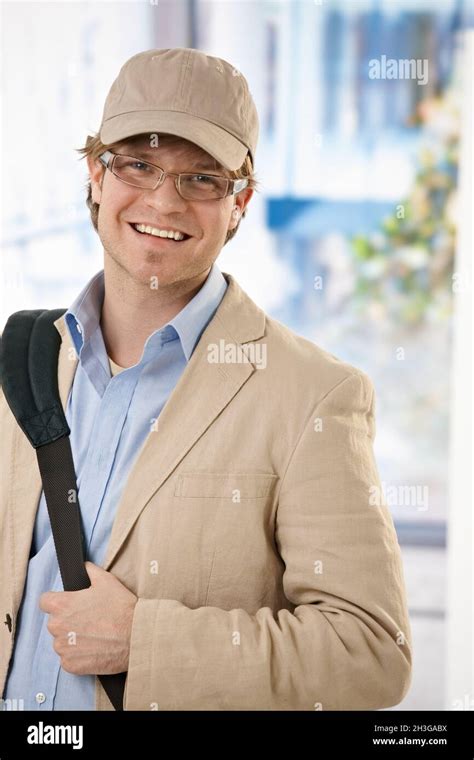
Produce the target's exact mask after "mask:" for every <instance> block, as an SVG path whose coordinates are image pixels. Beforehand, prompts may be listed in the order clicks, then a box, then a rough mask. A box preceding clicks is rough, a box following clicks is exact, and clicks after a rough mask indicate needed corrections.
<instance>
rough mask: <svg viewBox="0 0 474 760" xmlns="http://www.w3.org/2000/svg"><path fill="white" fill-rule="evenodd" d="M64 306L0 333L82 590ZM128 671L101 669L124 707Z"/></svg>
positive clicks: (8, 395)
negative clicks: (63, 371) (63, 353)
mask: <svg viewBox="0 0 474 760" xmlns="http://www.w3.org/2000/svg"><path fill="white" fill-rule="evenodd" d="M65 311H66V310H65V309H52V310H43V309H37V310H32V311H18V312H15V314H12V315H11V316H10V317H9V319H8V321H7V323H6V325H5V329H4V331H3V334H2V339H1V347H0V371H1V381H2V386H3V393H4V396H5V399H6V401H7V403H8V405H9V407H10V409H11V410H12V412H13V414H14V416H15V419H16V420H17V422H18V424H19V425H20V427H21V429H22V430H23V432H24V433H25V435H26V436H27V438H28V440H29V441H30V443H31V445H32V446H33V447H34V448H35V449H36V456H37V459H38V466H39V470H40V474H41V480H42V483H43V489H44V495H45V499H46V505H47V507H48V514H49V519H50V522H51V530H52V533H53V539H54V546H55V549H56V554H57V558H58V564H59V570H60V573H61V579H62V582H63V587H64V590H65V591H80V590H82V589H86V588H89V586H90V585H91V582H90V579H89V576H88V575H87V571H86V568H85V564H84V563H85V557H86V553H85V546H84V532H83V529H82V523H81V512H80V507H79V500H78V494H77V482H76V473H75V470H74V462H73V458H72V451H71V443H70V439H69V435H70V432H71V431H70V428H69V425H68V423H67V420H66V417H65V415H64V411H63V407H62V403H61V399H60V396H59V388H58V369H57V368H58V353H59V348H60V345H61V337H60V335H59V333H58V331H57V330H56V328H55V326H54V324H53V322H55V321H56V320H57V319H59V317H60V316H61V315H62V314H64V312H65ZM126 676H127V674H126V673H114V674H113V675H98V678H99V679H100V682H101V684H102V686H103V687H104V689H105V691H106V693H107V696H108V697H109V699H110V701H111V702H112V704H113V706H114V708H115V709H116V710H123V694H124V690H125V679H126Z"/></svg>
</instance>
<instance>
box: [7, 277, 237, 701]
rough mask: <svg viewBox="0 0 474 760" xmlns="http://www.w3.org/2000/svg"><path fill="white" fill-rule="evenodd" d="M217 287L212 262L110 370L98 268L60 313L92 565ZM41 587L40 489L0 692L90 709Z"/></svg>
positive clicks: (88, 691)
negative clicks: (70, 347) (74, 361)
mask: <svg viewBox="0 0 474 760" xmlns="http://www.w3.org/2000/svg"><path fill="white" fill-rule="evenodd" d="M226 288H227V282H226V280H225V278H224V276H223V275H222V273H221V271H220V270H219V269H218V267H217V265H216V264H214V265H213V266H212V269H211V271H210V273H209V276H208V278H207V279H206V281H205V283H204V284H203V286H202V287H201V289H200V290H199V291H198V292H197V293H196V295H195V296H194V297H193V298H192V300H191V301H189V303H188V304H186V306H185V307H184V308H183V309H182V310H181V311H180V312H179V314H177V315H176V316H175V317H174V318H173V319H171V320H170V321H169V322H168V323H167V324H166V325H165V326H164V327H162V328H161V329H159V330H156V331H155V332H154V333H153V334H152V335H150V336H149V337H148V338H147V340H146V342H145V346H144V349H143V354H142V357H141V359H140V361H139V362H138V364H135V365H134V366H133V367H129V368H128V369H125V370H123V371H122V372H119V373H118V374H117V375H115V376H113V377H111V372H110V366H109V362H108V357H107V352H106V349H105V345H104V340H103V337H102V331H101V328H100V316H101V309H102V302H103V298H104V273H103V271H101V272H99V273H98V274H96V275H95V276H94V277H93V278H92V280H91V281H90V282H89V283H88V285H87V286H86V287H85V288H84V290H83V291H82V292H81V293H80V295H79V296H78V298H77V299H76V301H75V302H74V303H73V305H72V306H71V308H70V309H68V311H67V312H66V317H65V318H66V323H67V326H68V329H69V331H70V333H71V337H72V340H73V343H74V345H75V348H76V352H77V354H78V356H79V362H78V365H77V370H76V373H75V376H74V382H73V384H72V388H71V391H70V393H69V397H68V402H67V407H66V419H67V421H68V423H69V427H70V428H71V447H72V453H73V457H74V464H75V470H76V476H77V485H78V495H79V504H80V508H81V515H82V522H83V527H84V537H85V544H86V547H87V548H86V554H87V559H88V560H90V561H91V562H94V563H95V564H96V565H103V562H104V560H105V554H106V549H107V544H108V540H109V537H110V534H111V531H112V525H113V522H114V518H115V513H116V511H117V506H118V503H119V501H120V497H121V494H122V491H123V488H124V486H125V482H126V479H127V477H128V474H129V472H130V470H131V468H132V464H133V462H134V460H135V459H136V457H137V454H138V453H139V451H140V449H141V447H142V445H143V443H144V442H145V439H146V437H147V435H148V433H149V432H150V429H151V426H152V423H153V421H154V420H155V419H156V418H157V417H158V416H159V414H160V412H161V410H162V408H163V406H164V405H165V403H166V401H167V399H168V397H169V395H170V393H171V392H172V390H173V388H174V387H175V385H176V383H177V382H178V379H179V377H180V375H181V373H182V372H183V370H184V369H185V367H186V364H187V362H188V361H189V359H190V357H191V354H192V352H193V350H194V348H195V346H196V344H197V342H198V340H199V338H200V336H201V334H202V332H203V331H204V329H205V327H206V326H207V324H208V323H209V321H210V320H211V319H212V317H213V316H214V313H215V311H216V309H217V307H218V305H219V303H220V302H221V300H222V297H223V296H224V293H225V291H226ZM44 591H63V585H62V581H61V577H60V573H59V568H58V562H57V558H56V553H55V550H54V543H53V537H52V533H51V526H50V522H49V517H48V511H47V507H46V501H45V498H44V493H42V495H41V499H40V503H39V507H38V511H37V516H36V520H35V526H34V534H33V544H32V548H31V552H30V560H29V564H28V573H27V578H26V584H25V589H24V592H23V599H22V603H21V606H20V610H19V616H18V622H17V630H16V635H15V647H14V652H13V657H12V661H11V663H10V670H9V675H8V678H7V682H6V687H5V690H4V694H3V698H4V699H17V700H19V699H22V700H23V706H24V709H25V710H95V677H94V676H92V675H85V676H77V675H73V674H72V673H67V672H66V671H65V670H63V669H62V668H61V665H60V662H61V661H60V657H59V655H57V654H56V652H55V651H54V649H53V637H52V635H51V634H50V633H49V631H48V629H47V628H46V625H47V622H48V615H47V614H46V613H44V612H42V611H41V610H40V609H39V606H38V602H39V597H40V595H41V594H42V593H43V592H44ZM20 704H21V703H20ZM4 709H5V708H4Z"/></svg>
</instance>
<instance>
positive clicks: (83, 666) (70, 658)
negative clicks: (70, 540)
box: [39, 562, 138, 675]
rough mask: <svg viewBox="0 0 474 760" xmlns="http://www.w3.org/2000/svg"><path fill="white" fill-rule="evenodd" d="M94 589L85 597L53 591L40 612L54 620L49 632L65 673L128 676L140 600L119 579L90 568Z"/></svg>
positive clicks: (45, 597)
mask: <svg viewBox="0 0 474 760" xmlns="http://www.w3.org/2000/svg"><path fill="white" fill-rule="evenodd" d="M85 567H86V570H87V574H88V576H89V578H90V580H91V584H92V585H91V586H90V587H89V588H86V589H83V590H82V591H47V592H46V593H44V594H41V596H40V600H39V607H40V609H41V610H43V612H47V613H48V614H49V620H48V625H47V628H48V631H49V632H50V633H51V634H52V636H54V644H53V649H54V651H55V652H57V653H58V655H59V656H60V657H61V667H62V668H63V670H66V671H67V672H68V673H74V674H75V675H87V674H93V675H102V674H106V673H123V672H125V671H126V670H128V659H129V655H130V639H131V634H132V622H133V612H134V609H135V604H136V603H137V601H138V598H137V597H136V596H135V594H133V593H132V592H131V591H129V590H128V588H126V587H125V586H124V585H123V584H122V583H120V581H119V580H118V578H116V577H115V576H114V575H112V573H109V572H107V571H106V570H104V569H103V568H102V567H99V566H98V565H94V564H93V563H92V562H86V563H85Z"/></svg>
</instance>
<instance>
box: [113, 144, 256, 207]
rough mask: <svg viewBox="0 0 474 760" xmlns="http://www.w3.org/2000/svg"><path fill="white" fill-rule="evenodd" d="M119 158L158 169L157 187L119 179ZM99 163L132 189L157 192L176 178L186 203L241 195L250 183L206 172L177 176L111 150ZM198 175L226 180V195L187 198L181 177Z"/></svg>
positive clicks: (134, 157) (178, 188)
mask: <svg viewBox="0 0 474 760" xmlns="http://www.w3.org/2000/svg"><path fill="white" fill-rule="evenodd" d="M117 156H123V157H124V158H133V159H134V160H135V161H139V162H140V163H142V164H146V165H147V166H152V167H153V168H154V169H158V171H160V172H161V176H160V178H159V179H158V181H157V183H156V185H155V186H154V187H143V186H142V185H136V184H135V183H134V182H127V180H125V179H122V177H119V176H118V174H116V173H115V172H114V164H115V159H116V158H117ZM99 161H100V162H101V164H103V165H104V166H105V168H106V169H108V170H109V171H110V172H111V173H112V174H113V175H114V177H117V179H118V180H120V182H123V183H124V184H125V185H131V186H132V187H139V188H140V190H156V189H157V188H158V187H160V186H161V185H162V184H163V182H164V181H165V178H166V177H175V178H176V179H175V181H174V184H175V187H176V190H177V192H178V194H179V195H180V197H181V198H183V199H184V200H185V201H199V202H201V201H220V200H222V199H223V198H227V197H228V196H229V195H236V193H240V192H241V190H244V189H245V188H246V187H247V185H248V183H249V181H248V179H230V178H229V177H223V176H222V175H221V174H206V173H204V172H180V173H179V174H176V173H175V172H165V170H164V169H162V168H161V166H157V164H152V163H151V162H150V161H144V160H143V159H142V158H140V157H139V156H129V155H128V154H124V153H112V151H111V150H106V151H105V152H104V153H102V154H101V155H100V156H99ZM196 175H199V176H201V177H219V179H225V180H226V181H227V187H226V190H225V194H224V195H222V196H219V198H185V196H184V195H183V194H182V193H181V188H180V184H181V177H183V176H185V177H194V176H196Z"/></svg>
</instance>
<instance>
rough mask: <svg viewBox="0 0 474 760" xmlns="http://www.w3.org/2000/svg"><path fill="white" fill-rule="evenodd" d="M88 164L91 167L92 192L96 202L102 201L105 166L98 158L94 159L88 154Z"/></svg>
mask: <svg viewBox="0 0 474 760" xmlns="http://www.w3.org/2000/svg"><path fill="white" fill-rule="evenodd" d="M87 166H88V168H89V177H90V181H91V193H92V200H93V201H94V203H100V201H101V198H102V182H103V180H104V176H105V166H104V165H103V164H101V162H100V161H99V159H98V158H96V159H93V158H92V157H91V156H87Z"/></svg>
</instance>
